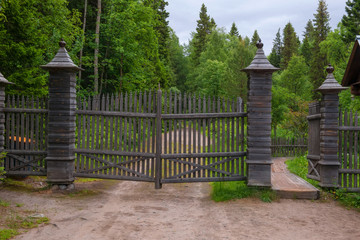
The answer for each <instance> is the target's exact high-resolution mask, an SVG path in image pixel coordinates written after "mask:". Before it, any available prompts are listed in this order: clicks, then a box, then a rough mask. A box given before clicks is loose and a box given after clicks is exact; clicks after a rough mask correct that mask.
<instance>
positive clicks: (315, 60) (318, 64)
mask: <svg viewBox="0 0 360 240" xmlns="http://www.w3.org/2000/svg"><path fill="white" fill-rule="evenodd" d="M314 17H315V19H314V20H313V22H314V48H313V51H312V52H313V54H312V60H311V63H310V67H311V71H310V79H311V82H312V84H313V87H314V89H317V88H318V87H320V85H321V84H322V82H323V81H324V79H325V77H326V73H325V71H324V68H325V66H326V65H327V62H326V54H324V53H322V52H321V51H320V43H321V42H322V41H324V40H325V39H326V37H327V35H328V33H329V32H330V26H329V19H330V16H329V12H328V11H327V5H326V3H325V0H319V5H318V9H317V12H316V14H314ZM318 97H319V95H318V94H315V95H314V98H318Z"/></svg>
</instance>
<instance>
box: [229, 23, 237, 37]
mask: <svg viewBox="0 0 360 240" xmlns="http://www.w3.org/2000/svg"><path fill="white" fill-rule="evenodd" d="M229 34H230V35H231V36H236V37H239V36H240V34H239V31H238V29H237V27H236V24H235V23H234V22H233V24H232V25H231V29H230V32H229Z"/></svg>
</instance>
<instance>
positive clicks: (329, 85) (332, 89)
mask: <svg viewBox="0 0 360 240" xmlns="http://www.w3.org/2000/svg"><path fill="white" fill-rule="evenodd" d="M326 72H327V73H328V75H327V77H326V79H325V81H324V82H323V84H322V85H321V86H320V87H319V88H318V89H316V91H319V92H321V93H339V92H340V91H342V90H345V89H348V88H347V87H342V86H341V85H340V84H339V83H338V82H337V81H336V79H335V77H334V74H333V72H334V67H333V66H331V64H329V65H328V67H327V68H326Z"/></svg>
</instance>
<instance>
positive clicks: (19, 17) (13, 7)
mask: <svg viewBox="0 0 360 240" xmlns="http://www.w3.org/2000/svg"><path fill="white" fill-rule="evenodd" d="M0 15H1V16H4V17H3V18H0V69H1V72H2V74H3V75H4V76H6V78H7V79H8V80H9V81H11V82H14V83H15V84H16V85H13V86H9V87H8V88H7V93H11V94H19V93H21V94H23V95H37V96H45V95H46V94H47V93H48V91H47V81H48V80H47V79H48V77H47V76H48V75H47V73H46V72H45V71H43V70H41V69H40V68H39V66H40V65H44V64H47V63H48V62H50V61H51V60H52V59H53V57H54V55H55V53H56V52H57V51H58V49H59V45H58V42H59V40H60V39H61V38H62V37H63V38H64V40H65V41H66V42H67V45H66V48H67V49H68V51H69V54H70V56H71V57H72V59H73V60H74V62H75V63H77V57H76V55H77V53H78V52H79V51H80V48H81V35H82V31H81V27H80V26H81V21H80V14H79V12H78V11H76V10H73V12H71V11H69V10H68V8H67V1H66V0H57V1H40V0H12V1H9V0H6V1H5V0H3V1H1V2H0Z"/></svg>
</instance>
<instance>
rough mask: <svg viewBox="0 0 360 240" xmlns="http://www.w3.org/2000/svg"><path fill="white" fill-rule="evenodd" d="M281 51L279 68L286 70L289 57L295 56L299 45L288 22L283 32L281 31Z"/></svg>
mask: <svg viewBox="0 0 360 240" xmlns="http://www.w3.org/2000/svg"><path fill="white" fill-rule="evenodd" d="M283 36H284V38H283V44H284V45H283V49H282V51H281V56H282V59H281V68H282V69H286V68H287V66H288V64H289V61H290V59H291V57H292V56H293V55H294V54H297V51H298V48H299V44H298V41H297V40H298V39H297V36H296V33H295V30H294V28H293V26H292V24H291V23H290V22H289V23H288V24H286V25H285V28H284V31H283Z"/></svg>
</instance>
